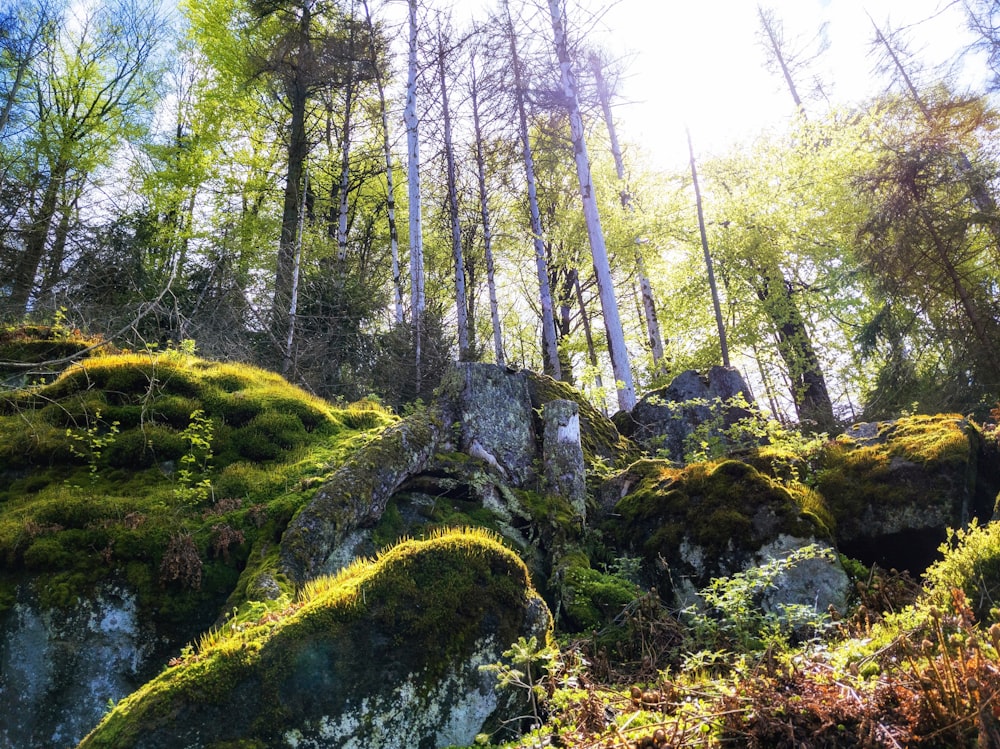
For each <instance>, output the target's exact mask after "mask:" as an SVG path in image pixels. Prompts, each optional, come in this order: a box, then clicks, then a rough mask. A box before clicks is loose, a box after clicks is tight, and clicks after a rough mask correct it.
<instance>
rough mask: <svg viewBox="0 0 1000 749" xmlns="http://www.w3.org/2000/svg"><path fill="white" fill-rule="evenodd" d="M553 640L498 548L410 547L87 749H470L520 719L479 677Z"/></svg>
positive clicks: (199, 670) (241, 625)
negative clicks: (523, 641) (512, 651)
mask: <svg viewBox="0 0 1000 749" xmlns="http://www.w3.org/2000/svg"><path fill="white" fill-rule="evenodd" d="M549 626H550V618H549V615H548V613H547V610H546V609H545V606H544V604H543V603H542V602H541V601H540V599H539V598H538V596H537V594H536V593H535V592H534V590H533V589H532V587H531V582H530V580H529V577H528V573H527V570H526V568H525V567H524V565H523V563H521V561H520V559H518V557H517V556H516V555H515V554H513V553H512V552H510V551H509V550H508V549H506V548H505V547H504V546H503V545H502V544H500V543H499V542H498V541H497V540H496V539H495V538H494V537H491V536H489V535H487V534H485V533H483V532H462V531H455V532H450V533H447V534H444V535H442V536H440V537H438V538H435V539H431V540H428V541H422V542H418V541H409V542H405V543H402V544H400V545H398V546H395V547H393V548H392V549H391V550H389V551H387V552H386V553H385V554H383V555H382V556H381V557H380V558H378V559H377V560H375V561H359V562H357V563H355V564H354V565H352V566H351V567H350V568H348V569H345V570H344V571H342V572H341V573H340V574H339V575H337V576H336V577H333V578H321V579H319V580H317V581H315V582H314V583H312V584H310V585H309V586H308V587H307V588H306V590H305V591H304V592H303V597H302V599H301V600H300V601H299V602H297V603H296V604H294V605H292V606H289V607H288V609H287V610H286V611H284V612H283V613H282V614H281V615H280V616H275V615H274V614H273V613H272V614H268V615H266V616H264V617H263V618H261V619H258V620H256V621H240V622H238V623H234V624H233V625H231V626H228V627H225V628H223V630H222V631H220V632H219V633H217V634H214V635H212V636H210V637H207V638H205V639H204V640H203V642H202V644H201V645H200V646H199V649H198V652H197V653H196V654H193V655H189V656H186V657H185V658H183V659H182V662H181V663H180V664H179V665H176V666H173V667H171V668H170V669H168V670H166V671H165V672H164V673H163V674H161V675H160V676H159V677H157V678H156V679H154V680H153V681H151V682H150V683H148V684H147V685H145V686H144V687H142V688H141V689H140V690H138V691H137V692H136V693H134V694H133V695H131V696H130V697H128V698H126V699H125V700H123V701H121V702H120V703H119V704H118V705H116V706H115V709H114V710H113V711H112V712H111V713H109V714H108V716H107V717H106V718H105V719H104V720H103V721H102V723H101V724H100V725H99V726H98V727H97V728H96V729H95V730H94V731H93V732H92V733H91V734H90V736H88V737H87V738H86V739H85V740H84V741H83V742H82V743H81V744H80V747H81V749H95V748H96V747H115V748H116V749H125V748H126V747H146V748H147V749H157V748H159V747H163V748H164V749H166V748H168V747H177V746H198V747H209V746H231V745H248V746H255V745H263V746H279V745H286V744H291V745H298V746H321V745H322V746H374V745H386V742H388V743H389V744H393V745H396V744H397V743H399V742H402V743H403V744H412V745H414V746H434V747H441V746H449V745H469V744H471V743H472V742H473V739H474V738H475V736H476V735H477V734H478V733H479V732H480V731H481V730H483V727H484V725H486V724H487V722H490V723H491V725H499V723H498V721H500V720H502V719H504V718H507V717H512V716H513V715H517V714H519V713H518V712H517V711H518V710H521V709H523V705H512V704H506V703H505V700H504V699H502V697H501V695H499V694H498V692H497V691H496V688H495V686H496V685H495V677H494V676H493V675H491V674H490V673H488V672H484V671H483V670H481V669H480V666H482V665H486V664H488V663H492V662H495V661H498V660H500V657H501V653H502V651H503V650H505V649H506V648H507V647H509V646H510V644H511V643H513V642H514V641H516V640H517V638H518V637H530V636H535V637H537V638H539V639H540V640H542V641H545V640H546V639H547V638H548V636H549ZM387 737H396V738H394V739H390V738H387Z"/></svg>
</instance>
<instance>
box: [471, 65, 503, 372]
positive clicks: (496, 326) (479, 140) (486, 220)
mask: <svg viewBox="0 0 1000 749" xmlns="http://www.w3.org/2000/svg"><path fill="white" fill-rule="evenodd" d="M471 68H472V125H473V130H474V131H475V135H476V176H477V177H478V180H479V210H480V213H481V215H482V219H483V252H484V254H485V255H486V286H487V288H488V289H489V293H490V320H491V321H492V323H493V354H494V356H495V357H496V363H497V364H499V365H500V366H501V367H502V366H503V365H504V353H503V334H502V331H501V329H500V308H499V305H498V304H497V285H496V280H495V278H494V270H495V269H494V264H493V227H492V225H491V223H490V204H489V198H488V196H487V194H486V155H485V153H484V152H483V128H482V125H481V123H480V121H479V87H478V83H477V79H476V61H475V59H473V60H472V62H471Z"/></svg>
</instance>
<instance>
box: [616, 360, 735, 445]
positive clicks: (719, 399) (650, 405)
mask: <svg viewBox="0 0 1000 749" xmlns="http://www.w3.org/2000/svg"><path fill="white" fill-rule="evenodd" d="M736 397H741V398H742V399H744V400H745V401H746V402H747V403H752V402H753V398H752V396H751V394H750V389H749V388H748V387H747V385H746V383H745V382H744V381H743V377H742V375H741V374H740V373H739V370H737V369H733V368H726V367H712V368H711V369H709V371H708V372H707V373H705V374H699V373H698V372H696V371H694V370H688V371H686V372H681V373H680V374H679V375H677V376H676V377H675V378H674V379H673V381H671V383H670V384H669V385H667V386H666V387H664V388H660V389H659V390H653V391H651V392H649V393H646V395H644V396H643V397H642V398H641V399H640V401H639V402H638V403H637V404H636V406H635V408H634V409H632V412H631V413H630V414H629V415H628V416H627V417H621V418H619V419H618V420H617V423H618V426H619V429H620V430H623V431H624V433H625V434H626V435H627V436H629V437H631V438H632V439H634V440H636V441H637V442H639V443H641V444H642V445H644V446H645V447H646V448H647V449H649V450H651V451H655V452H659V453H660V454H662V455H664V456H665V457H667V458H669V459H670V460H673V461H676V462H683V460H684V455H685V453H686V451H687V447H688V446H687V444H686V441H687V440H688V438H689V437H690V436H691V435H692V434H693V433H694V432H695V430H696V429H698V428H699V427H700V426H701V425H705V424H712V425H713V426H716V427H717V429H716V433H717V431H718V430H719V429H725V428H727V427H730V426H732V425H733V424H734V423H735V422H736V421H737V420H739V419H742V418H746V417H747V416H749V415H750V413H749V412H748V411H747V410H746V409H743V408H739V407H734V406H731V405H728V404H727V402H729V401H731V400H732V399H733V398H736Z"/></svg>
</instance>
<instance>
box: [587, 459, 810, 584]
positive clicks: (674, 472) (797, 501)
mask: <svg viewBox="0 0 1000 749" xmlns="http://www.w3.org/2000/svg"><path fill="white" fill-rule="evenodd" d="M628 477H629V479H630V483H631V485H632V487H633V488H632V489H631V490H630V491H629V493H628V495H626V496H625V497H624V498H623V499H622V500H621V501H620V502H619V503H618V504H617V505H616V507H615V510H614V516H613V517H611V518H610V519H609V520H608V521H606V523H605V524H604V526H603V528H602V530H603V532H604V533H605V534H606V535H607V536H608V537H609V538H611V539H613V540H614V542H615V544H616V545H617V547H618V548H619V549H622V550H633V551H634V552H637V553H639V554H640V555H641V556H642V557H644V558H645V559H646V560H647V562H648V563H650V564H653V565H654V566H655V564H656V563H658V562H661V561H662V560H666V561H667V562H668V563H679V560H680V557H679V548H680V546H681V544H682V542H686V543H687V544H689V545H691V546H693V547H698V548H700V549H701V550H702V553H703V556H704V558H705V559H706V560H709V561H710V563H711V562H712V560H718V559H722V558H724V557H725V556H727V555H732V554H734V553H735V554H746V553H752V552H754V551H756V550H757V549H759V548H760V547H761V546H762V545H763V544H764V543H766V542H768V541H771V540H772V539H773V538H774V537H776V536H777V534H778V533H786V534H788V535H792V536H796V537H801V538H807V537H810V536H816V535H820V536H826V535H828V533H829V529H828V528H827V527H825V525H824V524H823V523H822V521H821V516H822V515H826V512H825V508H823V507H822V505H821V504H819V505H817V503H818V495H816V494H815V493H812V492H808V491H807V490H805V489H804V488H803V489H801V490H798V491H789V489H788V488H786V487H785V486H784V485H782V484H781V483H780V482H778V481H776V480H774V479H772V478H770V477H768V476H765V475H764V474H762V473H760V472H759V471H757V470H756V469H755V468H753V467H752V466H749V465H747V464H745V463H741V462H739V461H735V460H725V461H721V462H709V463H696V464H692V465H689V466H687V467H685V468H674V467H672V466H671V465H670V464H669V463H668V462H666V461H660V460H643V461H639V462H637V463H635V464H633V465H632V466H631V467H630V468H629V469H628ZM806 499H808V502H806V501H805V500H806Z"/></svg>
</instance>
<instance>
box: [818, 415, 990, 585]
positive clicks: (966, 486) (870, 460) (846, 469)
mask: <svg viewBox="0 0 1000 749" xmlns="http://www.w3.org/2000/svg"><path fill="white" fill-rule="evenodd" d="M982 449H983V439H982V436H981V435H980V434H979V432H978V431H977V429H976V428H975V426H974V425H972V424H971V423H970V422H969V421H968V420H966V419H964V418H963V417H961V416H959V415H957V414H951V415H948V414H942V415H935V416H924V415H919V416H908V417H904V418H901V419H898V420H895V421H887V422H878V423H867V424H858V425H855V426H853V427H851V428H850V429H848V430H847V431H846V432H845V433H844V434H843V435H841V436H840V437H838V438H837V439H836V440H835V441H833V442H831V443H829V444H828V445H827V446H826V448H825V449H824V451H823V454H822V456H821V458H820V468H819V471H818V474H817V482H816V489H817V491H819V493H820V494H822V495H823V497H824V499H825V500H826V503H827V505H828V506H829V508H830V511H831V512H832V514H833V516H834V520H835V523H836V529H837V531H836V535H837V542H838V547H839V548H840V550H841V551H842V552H843V553H845V554H847V555H848V556H851V557H854V558H856V559H859V560H861V561H862V562H864V563H865V564H878V565H880V566H881V567H883V568H885V569H890V568H893V567H895V568H898V569H906V570H908V571H910V572H912V573H914V574H919V573H921V572H923V570H924V569H925V568H926V567H927V565H928V564H930V562H931V561H933V560H934V559H935V558H936V557H937V549H938V546H939V545H940V544H941V543H942V542H943V541H944V540H945V538H946V534H947V529H948V528H960V527H962V526H964V525H966V524H967V523H968V522H969V521H970V520H971V519H972V518H974V517H975V518H978V519H980V520H989V519H990V517H992V514H993V503H994V499H995V484H994V483H993V482H991V481H988V480H980V478H979V477H980V475H981V474H982V475H984V476H988V475H989V474H990V473H991V471H992V470H993V469H991V468H990V467H989V466H982V467H980V465H979V464H980V461H981V454H982Z"/></svg>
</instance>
